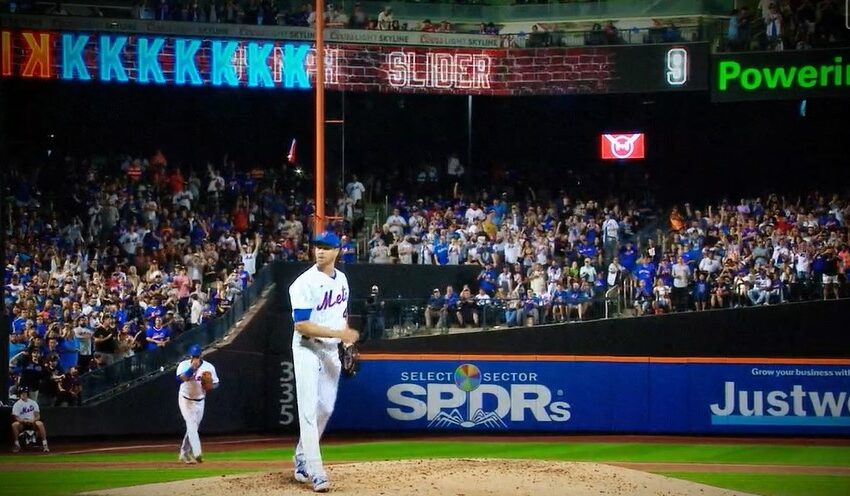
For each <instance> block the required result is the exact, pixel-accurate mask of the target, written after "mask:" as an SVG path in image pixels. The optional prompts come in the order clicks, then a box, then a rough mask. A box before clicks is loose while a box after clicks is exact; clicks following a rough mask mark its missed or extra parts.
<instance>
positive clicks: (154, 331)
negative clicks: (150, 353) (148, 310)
mask: <svg viewBox="0 0 850 496" xmlns="http://www.w3.org/2000/svg"><path fill="white" fill-rule="evenodd" d="M146 338H147V343H148V344H147V349H148V350H155V349H157V348H164V347H165V346H166V345H167V344H168V343H169V341H171V332H170V330H169V329H168V328H167V327H165V326H164V325H163V319H162V317H156V318H155V319H154V323H153V324H152V325H150V326H149V327H148V330H147V333H146Z"/></svg>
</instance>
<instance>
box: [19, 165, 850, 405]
mask: <svg viewBox="0 0 850 496" xmlns="http://www.w3.org/2000/svg"><path fill="white" fill-rule="evenodd" d="M63 167H64V168H65V169H64V170H65V171H66V174H65V175H64V176H63V180H62V181H59V182H57V181H56V180H53V181H51V180H50V177H49V176H45V175H43V173H44V171H42V170H40V169H39V168H27V169H25V168H22V167H16V168H12V169H11V184H10V194H9V195H7V198H8V201H9V207H10V209H9V212H10V219H9V221H10V224H11V226H12V231H11V233H10V235H9V236H8V237H7V244H6V253H7V260H6V261H5V262H6V263H5V273H4V282H5V286H6V293H5V294H6V299H5V306H6V311H7V312H8V314H9V315H10V318H11V322H12V324H11V335H10V357H12V361H11V364H10V365H11V367H12V369H13V374H12V377H13V380H14V384H9V386H18V385H21V386H26V387H28V388H29V389H30V392H31V396H32V397H33V399H35V400H37V401H38V402H39V403H40V404H43V405H49V404H55V403H61V404H75V403H79V401H80V374H82V373H85V372H88V371H91V370H94V369H98V368H101V367H105V366H108V365H109V364H111V363H112V362H114V361H115V360H120V359H122V358H123V357H127V356H131V355H133V354H136V353H143V352H144V351H145V350H149V349H155V348H157V347H163V346H167V345H168V343H169V341H170V340H171V339H173V338H174V337H175V336H177V335H179V334H180V333H181V332H183V331H184V330H186V329H188V328H191V327H192V326H196V325H199V324H200V323H202V322H204V321H205V320H208V319H212V318H215V317H216V316H218V315H221V314H222V313H224V312H225V311H227V309H228V308H229V306H230V305H231V304H232V302H233V301H234V299H235V298H236V297H237V296H238V295H239V294H240V293H241V292H242V291H244V289H245V288H246V287H247V286H248V285H249V284H250V283H251V281H252V278H253V275H254V274H255V273H256V271H257V270H258V269H259V268H260V267H261V266H262V265H263V264H265V263H268V262H271V261H274V260H286V261H306V260H308V259H309V249H308V246H309V245H308V240H309V238H310V226H311V222H312V215H313V213H314V207H315V205H314V202H313V200H312V199H311V198H309V197H308V196H307V194H308V192H309V190H310V189H311V188H309V185H310V184H309V181H308V179H309V178H306V177H304V176H303V173H302V172H301V171H300V169H298V168H296V167H289V166H284V167H282V168H277V169H274V168H272V169H253V170H247V169H243V168H240V167H238V166H237V164H236V163H235V161H233V160H230V159H228V158H227V157H225V158H224V160H223V161H222V163H221V164H220V165H219V166H216V165H214V164H207V165H206V167H205V168H204V169H202V170H196V169H190V168H184V167H182V166H181V165H180V164H176V163H175V164H169V162H168V160H167V159H166V157H165V155H164V154H163V153H162V152H159V151H158V152H156V153H155V154H154V155H152V156H151V157H148V158H142V157H131V156H123V157H121V158H120V159H117V160H106V161H97V162H94V161H90V160H87V159H82V160H78V159H74V158H71V157H67V158H66V159H65V160H64V164H63ZM278 169H279V170H278ZM184 174H185V175H184ZM412 179H413V182H412V183H405V182H404V181H400V180H395V183H393V184H390V183H389V181H393V179H391V178H390V177H385V178H383V180H384V181H385V184H381V177H379V176H372V175H370V176H369V177H367V178H366V179H365V184H364V183H363V182H361V181H360V180H359V178H358V177H357V176H352V177H351V178H350V179H349V181H347V183H346V184H345V186H344V187H343V188H342V189H341V191H339V192H338V197H337V198H336V199H335V201H336V204H335V206H333V205H330V207H331V211H333V212H334V219H336V220H335V222H333V223H332V225H331V228H332V229H334V230H336V231H337V233H338V234H339V235H340V236H341V238H342V240H343V246H342V250H341V257H340V258H341V262H342V263H355V262H357V261H358V258H359V259H360V261H368V262H370V263H399V264H433V265H454V264H474V265H476V266H479V267H480V273H479V275H478V278H477V280H470V281H468V284H467V285H465V286H463V287H459V288H452V287H448V288H445V290H443V289H442V288H434V290H433V292H432V293H431V294H430V295H429V297H428V298H427V303H425V298H424V295H423V300H422V309H421V310H422V314H423V317H424V320H425V325H426V326H427V327H442V328H447V327H449V326H468V325H472V326H480V325H485V324H486V325H508V326H512V325H535V324H541V323H552V322H564V321H575V320H584V319H589V318H599V317H601V316H603V315H602V313H601V312H602V310H601V309H602V308H604V306H600V305H597V303H600V302H602V303H605V302H607V301H608V300H610V298H611V297H613V298H616V299H619V301H620V303H622V304H625V305H627V306H628V307H631V308H633V309H634V313H635V314H637V315H644V314H649V313H666V312H677V311H687V310H705V309H708V308H725V307H734V306H742V305H768V304H773V303H780V302H785V301H796V300H803V299H813V298H838V297H840V296H842V295H844V294H845V293H846V282H847V276H848V271H849V270H850V249H848V246H850V238H848V229H847V225H846V219H847V216H848V214H850V202H848V200H847V198H846V197H842V196H838V195H833V196H830V197H826V196H822V195H819V194H816V193H814V194H810V195H808V196H806V197H801V198H797V199H791V198H787V197H782V196H779V195H775V194H774V195H769V196H765V197H761V198H752V199H742V200H740V202H738V203H736V204H733V203H730V202H728V201H722V202H720V203H718V204H716V205H711V206H708V207H706V208H705V209H701V210H699V209H694V208H692V207H691V205H689V204H685V205H684V206H683V208H681V209H679V208H674V209H672V211H671V212H670V214H669V219H665V220H664V222H667V220H669V226H667V227H666V228H665V226H663V225H658V221H655V223H653V215H652V214H653V212H654V210H653V209H652V208H650V207H651V205H649V204H647V203H646V199H644V200H642V201H633V200H631V201H626V200H623V199H617V198H613V197H604V198H603V197H601V196H600V197H598V198H591V197H590V196H593V195H592V193H590V194H588V193H582V194H581V195H576V194H574V193H573V192H572V189H571V188H567V189H566V190H559V191H557V192H555V193H553V195H552V196H551V197H550V196H549V195H548V194H545V193H543V192H539V193H538V191H536V190H535V189H534V188H527V190H525V191H523V190H521V189H514V188H511V187H508V186H507V184H506V182H505V181H499V180H494V181H492V182H491V184H490V185H489V186H488V187H486V188H483V187H481V186H475V184H476V183H475V182H474V181H470V180H469V178H467V177H465V175H464V168H463V165H462V164H461V163H460V161H459V160H458V158H457V156H455V155H452V156H451V157H449V160H448V162H447V166H446V168H445V170H444V171H443V170H438V169H437V168H436V167H433V166H432V167H429V168H425V169H423V170H422V171H421V172H419V173H418V174H417V175H415V176H414V177H413V178H412ZM479 184H480V183H479ZM69 185H72V186H71V187H70V189H69ZM503 186H504V187H505V189H504V190H503V189H500V188H502V187H503ZM372 190H375V191H374V192H381V193H384V192H386V193H387V194H390V193H391V197H390V196H388V204H389V210H390V212H388V213H389V215H388V216H386V218H383V219H379V221H378V222H376V223H375V224H374V225H373V226H371V228H370V229H366V230H365V231H363V230H362V229H361V227H359V226H360V225H361V224H360V223H361V222H362V217H363V211H364V206H365V205H366V204H367V202H368V200H369V197H370V196H371V195H372V193H373V191H372ZM446 192H448V193H446ZM376 196H378V195H376ZM414 198H415V200H414ZM358 235H359V236H361V237H362V241H363V246H366V251H365V252H362V253H361V252H360V250H358V247H357V243H356V239H355V238H356V237H357V236H358ZM367 238H368V239H367ZM612 288H617V290H616V291H614V292H611V293H609V290H611V289H612Z"/></svg>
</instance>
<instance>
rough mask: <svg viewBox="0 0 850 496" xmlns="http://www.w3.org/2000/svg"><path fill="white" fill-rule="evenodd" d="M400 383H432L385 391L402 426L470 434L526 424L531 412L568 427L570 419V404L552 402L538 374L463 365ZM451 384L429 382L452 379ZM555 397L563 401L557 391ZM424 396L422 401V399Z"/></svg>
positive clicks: (536, 417)
mask: <svg viewBox="0 0 850 496" xmlns="http://www.w3.org/2000/svg"><path fill="white" fill-rule="evenodd" d="M401 375H402V380H406V381H428V382H429V383H428V384H426V385H425V386H422V385H419V384H410V383H405V384H396V385H394V386H392V387H390V389H389V390H388V391H387V398H388V399H389V401H390V403H392V404H393V405H395V406H394V407H390V408H387V414H389V416H390V417H391V418H393V419H396V420H402V421H414V420H420V419H422V418H423V417H424V418H425V419H426V420H427V421H428V427H431V428H437V429H446V428H453V427H461V428H464V429H469V428H473V427H484V428H490V429H506V428H508V422H525V421H526V413H530V414H531V416H532V417H533V420H534V421H536V422H566V421H567V420H569V419H570V410H569V408H570V405H569V403H567V402H564V401H552V391H551V390H550V389H549V388H548V387H546V386H544V385H542V384H531V383H530V382H533V381H536V380H537V374H536V373H534V372H485V373H482V372H481V370H480V369H479V368H478V367H476V366H475V365H473V364H470V363H465V364H463V365H461V366H459V367H458V368H457V369H455V371H454V373H452V372H450V371H445V372H403V373H402V374H401ZM452 379H453V381H452V382H449V383H431V382H430V381H432V380H436V381H441V380H446V381H448V380H452ZM493 382H520V384H514V383H512V384H505V385H499V384H493ZM555 394H556V395H557V396H563V395H564V392H563V391H562V390H557V391H556V393H555ZM422 397H424V398H423V399H420V398H422Z"/></svg>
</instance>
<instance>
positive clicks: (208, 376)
mask: <svg viewBox="0 0 850 496" xmlns="http://www.w3.org/2000/svg"><path fill="white" fill-rule="evenodd" d="M201 387H202V388H204V392H207V393H208V392H210V391H212V388H213V378H212V372H210V371H209V370H207V371H204V373H203V374H201Z"/></svg>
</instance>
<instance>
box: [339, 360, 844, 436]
mask: <svg viewBox="0 0 850 496" xmlns="http://www.w3.org/2000/svg"><path fill="white" fill-rule="evenodd" d="M331 428H332V429H340V430H357V431H360V430H367V431H369V430H371V431H421V432H428V431H462V432H465V431H476V432H481V431H486V432H491V433H498V432H517V431H540V432H550V433H559V434H569V433H578V432H601V433H607V432H611V433H643V434H658V433H666V434H748V435H749V434H775V435H792V434H793V435H800V434H805V435H848V434H850V360H848V359H832V360H830V359H819V360H818V359H797V360H794V359H779V360H772V359H767V358H753V359H722V358H718V359H708V358H702V359H697V358H690V359H682V358H649V357H610V356H609V357H594V356H563V355H560V356H528V355H525V356H518V355H515V356H507V355H506V356H494V355H467V356H462V355H455V356H452V355H444V356H440V355H423V356H411V357H409V358H408V357H405V356H404V355H397V356H387V355H384V356H374V357H371V359H368V360H367V361H365V363H364V364H363V367H362V370H361V372H360V373H359V374H358V375H357V376H356V377H355V378H353V379H347V380H345V381H343V385H342V387H341V388H340V395H339V399H338V402H337V413H336V414H335V415H334V417H333V419H332V421H331Z"/></svg>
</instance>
